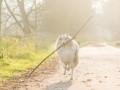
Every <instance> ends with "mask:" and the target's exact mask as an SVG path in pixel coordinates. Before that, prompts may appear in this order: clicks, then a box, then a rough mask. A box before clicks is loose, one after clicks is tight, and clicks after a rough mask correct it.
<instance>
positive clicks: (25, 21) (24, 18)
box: [17, 0, 31, 34]
mask: <svg viewBox="0 0 120 90" xmlns="http://www.w3.org/2000/svg"><path fill="white" fill-rule="evenodd" d="M17 3H18V6H19V9H20V13H21V17H22V22H23V25H24V30H25V33H26V34H30V33H31V31H30V28H29V22H28V18H27V15H26V13H25V8H24V0H21V1H19V0H17Z"/></svg>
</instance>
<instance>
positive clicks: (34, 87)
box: [15, 45, 120, 90]
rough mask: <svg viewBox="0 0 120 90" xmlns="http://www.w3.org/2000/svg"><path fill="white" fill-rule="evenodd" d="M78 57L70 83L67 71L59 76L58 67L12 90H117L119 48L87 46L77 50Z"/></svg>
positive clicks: (118, 84) (118, 85)
mask: <svg viewBox="0 0 120 90" xmlns="http://www.w3.org/2000/svg"><path fill="white" fill-rule="evenodd" d="M79 55H80V56H79V58H80V60H79V65H78V67H76V69H75V71H74V79H73V80H72V81H69V79H70V71H69V72H67V74H66V75H62V73H63V70H62V68H61V66H60V68H58V69H57V71H53V72H48V73H45V74H41V75H39V76H35V77H31V78H29V79H27V80H26V81H25V82H23V83H21V84H20V87H19V88H17V89H15V90H120V49H119V48H115V47H112V46H109V45H89V46H86V47H83V48H80V52H79ZM57 64H58V63H57ZM58 66H59V64H58ZM53 68H54V67H53ZM46 72H47V71H46Z"/></svg>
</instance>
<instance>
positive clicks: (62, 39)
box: [58, 34, 71, 45]
mask: <svg viewBox="0 0 120 90" xmlns="http://www.w3.org/2000/svg"><path fill="white" fill-rule="evenodd" d="M70 39H71V37H70V36H69V35H68V34H61V35H60V36H59V38H58V43H59V44H60V45H62V44H65V43H66V42H67V41H69V40H70Z"/></svg>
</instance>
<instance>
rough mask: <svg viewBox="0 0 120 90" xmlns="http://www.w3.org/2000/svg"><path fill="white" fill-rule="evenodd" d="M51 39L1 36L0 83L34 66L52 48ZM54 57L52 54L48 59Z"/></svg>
mask: <svg viewBox="0 0 120 90" xmlns="http://www.w3.org/2000/svg"><path fill="white" fill-rule="evenodd" d="M53 43H54V42H53V41H52V40H37V39H36V38H35V37H29V38H24V40H19V39H18V38H15V37H14V38H9V37H3V38H2V39H1V43H0V83H2V82H6V81H7V80H8V79H10V78H12V77H15V76H20V75H21V74H24V73H25V72H26V70H29V69H31V68H34V67H35V66H36V65H38V63H39V62H40V61H41V60H42V59H44V58H45V57H46V56H47V55H48V54H49V53H50V52H51V51H52V50H53V49H54V48H53V47H52V46H53V45H52V44H53ZM53 57H55V55H52V56H51V57H50V58H48V60H50V59H51V58H53Z"/></svg>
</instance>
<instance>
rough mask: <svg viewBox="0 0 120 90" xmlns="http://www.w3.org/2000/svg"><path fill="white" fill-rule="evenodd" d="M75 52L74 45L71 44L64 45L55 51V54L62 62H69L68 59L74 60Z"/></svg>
mask: <svg viewBox="0 0 120 90" xmlns="http://www.w3.org/2000/svg"><path fill="white" fill-rule="evenodd" d="M75 52H76V46H75V45H74V44H72V45H65V46H63V47H62V48H60V49H59V50H58V51H57V54H58V56H59V58H60V60H61V61H62V62H64V63H65V64H67V65H68V64H69V63H70V61H74V56H75Z"/></svg>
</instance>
